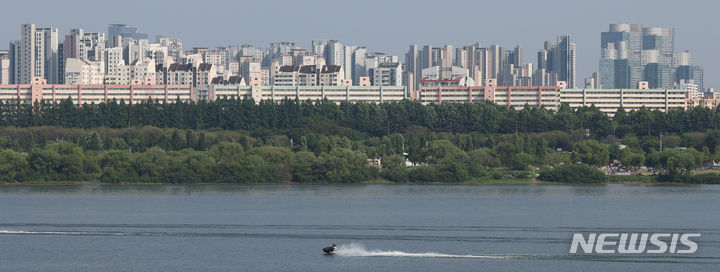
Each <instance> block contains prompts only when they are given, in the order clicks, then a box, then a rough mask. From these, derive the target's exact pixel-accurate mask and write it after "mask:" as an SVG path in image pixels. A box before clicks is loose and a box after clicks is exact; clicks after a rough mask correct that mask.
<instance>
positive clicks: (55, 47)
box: [0, 24, 720, 114]
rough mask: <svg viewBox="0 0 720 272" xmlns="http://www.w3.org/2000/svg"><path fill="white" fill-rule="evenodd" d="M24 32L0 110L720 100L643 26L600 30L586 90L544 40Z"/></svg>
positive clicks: (13, 52) (119, 28) (684, 56)
mask: <svg viewBox="0 0 720 272" xmlns="http://www.w3.org/2000/svg"><path fill="white" fill-rule="evenodd" d="M20 34H21V35H20V40H16V41H11V42H10V44H9V48H8V49H9V50H8V51H0V85H2V87H0V99H2V100H11V99H18V100H20V101H24V102H28V103H32V102H33V101H36V100H50V101H56V100H58V99H65V98H68V97H69V98H71V100H72V101H73V102H75V103H76V104H82V103H101V102H105V101H108V100H110V99H116V100H120V99H124V100H126V101H128V102H131V103H136V102H138V101H143V100H147V99H153V100H161V101H166V102H174V101H175V100H177V97H181V98H180V99H181V100H182V101H186V100H193V101H199V100H213V99H217V98H218V97H238V98H242V97H244V96H252V97H253V98H255V100H256V101H260V100H264V99H270V100H281V99H282V98H285V97H289V98H296V97H297V98H300V99H301V100H305V99H310V100H317V99H328V100H329V101H334V102H341V101H365V102H384V101H396V100H402V99H413V100H418V101H420V102H422V103H425V104H427V103H445V102H479V101H484V100H489V101H493V102H495V103H497V104H500V105H505V106H508V107H513V108H517V109H519V108H522V107H524V106H525V105H529V106H537V107H541V106H542V107H547V108H550V109H557V108H558V107H559V106H560V104H562V103H568V104H570V106H571V107H582V106H590V105H595V106H596V107H598V108H600V109H601V110H602V111H603V112H607V113H610V114H612V113H614V112H615V111H616V110H617V109H618V108H619V107H624V108H630V109H635V108H640V107H646V108H651V109H658V110H663V111H664V110H667V109H669V108H687V107H692V106H708V107H714V106H715V105H717V104H718V101H720V100H718V98H719V97H718V96H717V95H716V94H715V93H714V92H712V91H709V92H705V91H706V90H705V89H704V86H703V70H702V68H701V67H700V66H698V65H696V64H695V63H694V62H693V59H692V56H691V54H690V53H689V52H688V51H685V52H675V47H674V43H675V41H674V29H672V28H644V27H642V25H631V24H611V25H610V30H609V31H608V32H602V34H601V59H600V65H599V72H597V73H594V74H593V76H592V77H588V78H585V82H584V84H582V83H580V82H579V81H578V80H577V74H576V67H577V63H576V45H575V43H574V42H573V41H572V40H571V37H570V35H561V36H558V37H557V39H556V41H555V42H553V41H546V42H545V43H544V45H543V47H542V48H541V49H540V50H538V51H537V62H536V63H533V62H528V63H526V62H524V60H523V48H522V47H521V46H515V47H514V48H513V49H506V48H504V47H502V46H500V45H491V46H489V47H484V46H482V45H481V44H479V43H477V44H473V45H468V46H462V47H460V48H455V49H454V48H453V46H452V45H444V46H441V47H435V46H432V45H424V46H417V45H411V46H410V47H409V49H408V51H407V53H406V54H405V56H404V59H403V60H402V61H401V58H400V57H399V56H392V55H388V54H385V53H383V52H373V51H369V50H368V49H367V48H366V47H363V46H355V45H344V44H342V43H340V42H339V41H337V40H314V41H312V48H311V49H309V50H307V49H303V48H300V47H298V46H296V44H295V43H292V42H278V43H271V44H270V45H269V47H267V48H259V47H256V46H253V45H232V46H221V47H217V48H215V49H211V48H207V47H194V48H192V49H190V50H185V49H184V48H183V42H182V40H181V39H178V38H172V37H166V36H163V35H158V36H157V37H156V39H155V41H154V42H153V43H151V42H150V40H149V39H148V35H147V34H144V33H139V32H138V30H137V28H135V27H130V26H127V25H122V24H112V25H110V26H109V27H108V32H107V35H106V33H101V32H85V31H83V30H82V29H72V30H70V32H69V34H68V35H65V36H64V37H61V36H60V34H59V31H58V29H57V28H46V27H36V26H35V25H33V24H23V25H21V33H20ZM403 61H404V62H403ZM168 86H170V87H168Z"/></svg>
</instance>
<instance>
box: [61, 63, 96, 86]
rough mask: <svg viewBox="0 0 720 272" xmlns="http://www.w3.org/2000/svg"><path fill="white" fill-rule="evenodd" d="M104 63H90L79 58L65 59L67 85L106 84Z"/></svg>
mask: <svg viewBox="0 0 720 272" xmlns="http://www.w3.org/2000/svg"><path fill="white" fill-rule="evenodd" d="M103 68H104V67H103V62H102V61H90V60H85V59H79V58H68V59H65V81H64V82H65V84H84V85H88V84H92V85H99V84H103V82H104V77H105V73H104V69H103Z"/></svg>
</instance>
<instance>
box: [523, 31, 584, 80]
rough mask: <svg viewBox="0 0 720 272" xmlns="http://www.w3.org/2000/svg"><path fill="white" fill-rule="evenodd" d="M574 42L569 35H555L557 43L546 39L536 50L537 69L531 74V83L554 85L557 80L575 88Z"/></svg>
mask: <svg viewBox="0 0 720 272" xmlns="http://www.w3.org/2000/svg"><path fill="white" fill-rule="evenodd" d="M575 61H576V52H575V43H573V42H571V41H570V36H569V35H562V36H558V37H557V43H556V44H553V43H552V42H551V41H546V42H545V44H544V48H543V49H540V50H538V52H537V70H536V71H535V73H534V75H533V79H532V82H533V85H536V86H555V85H557V84H558V83H559V82H561V81H562V82H565V83H567V87H568V88H575V87H576V85H577V84H578V83H577V73H576V63H575Z"/></svg>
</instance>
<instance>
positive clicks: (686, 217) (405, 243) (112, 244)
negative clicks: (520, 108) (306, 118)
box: [0, 185, 720, 271]
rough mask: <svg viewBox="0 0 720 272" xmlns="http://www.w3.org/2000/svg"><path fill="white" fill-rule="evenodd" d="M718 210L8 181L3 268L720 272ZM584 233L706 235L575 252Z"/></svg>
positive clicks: (614, 193) (647, 197)
mask: <svg viewBox="0 0 720 272" xmlns="http://www.w3.org/2000/svg"><path fill="white" fill-rule="evenodd" d="M719 207H720V186H640V185H604V186H563V185H520V186H501V185H488V186H440V185H357V186H319V185H312V186H303V185H266V186H260V185H258V186H122V187H121V186H48V187H45V186H33V187H0V271H321V270H329V271H442V270H446V271H718V270H719V269H720V211H718V208H719ZM576 232H582V233H592V232H616V233H617V232H635V233H656V232H666V233H700V234H701V235H702V236H701V237H700V238H697V239H695V241H697V242H698V248H699V250H698V252H697V253H694V254H675V255H667V254H664V255H648V254H642V255H622V254H620V255H617V254H607V255H603V254H591V255H586V254H569V253H568V252H569V249H570V245H571V241H572V237H573V233H576ZM330 243H336V244H337V245H338V247H339V250H338V253H337V254H335V255H329V256H328V255H323V254H322V251H321V249H322V248H323V247H326V246H328V245H329V244H330Z"/></svg>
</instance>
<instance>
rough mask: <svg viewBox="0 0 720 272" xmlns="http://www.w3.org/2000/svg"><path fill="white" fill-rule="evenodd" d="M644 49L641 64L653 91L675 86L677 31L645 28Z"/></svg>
mask: <svg viewBox="0 0 720 272" xmlns="http://www.w3.org/2000/svg"><path fill="white" fill-rule="evenodd" d="M642 33H643V49H642V52H641V55H640V56H641V58H640V64H641V65H643V66H645V74H644V76H645V78H644V80H646V81H647V82H648V87H650V88H651V89H658V88H671V87H672V85H673V82H674V80H673V76H672V75H673V70H672V66H673V53H675V39H674V37H675V30H674V29H672V28H659V27H650V28H643V32H642Z"/></svg>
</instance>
